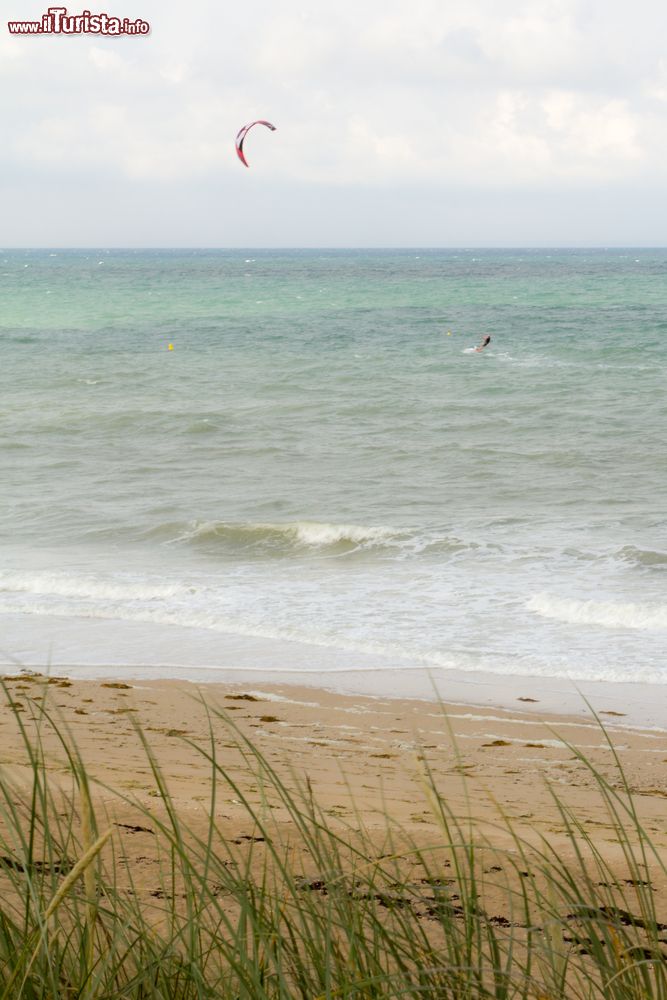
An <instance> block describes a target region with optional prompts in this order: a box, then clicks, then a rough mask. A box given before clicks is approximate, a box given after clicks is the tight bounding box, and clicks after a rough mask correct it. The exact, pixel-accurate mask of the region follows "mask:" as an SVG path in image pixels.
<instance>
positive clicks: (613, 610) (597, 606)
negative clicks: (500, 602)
mask: <svg viewBox="0 0 667 1000" xmlns="http://www.w3.org/2000/svg"><path fill="white" fill-rule="evenodd" d="M526 607H527V608H528V610H529V611H533V612H535V614H537V615H540V617H542V618H551V619H552V620H554V621H559V622H565V623H567V624H569V625H601V626H602V627H603V628H634V629H639V630H642V631H660V630H661V629H667V605H664V604H631V603H628V604H620V603H614V602H613V601H577V600H574V599H572V598H563V597H552V596H550V595H549V594H535V595H534V596H533V597H531V598H530V599H529V600H528V601H527V602H526Z"/></svg>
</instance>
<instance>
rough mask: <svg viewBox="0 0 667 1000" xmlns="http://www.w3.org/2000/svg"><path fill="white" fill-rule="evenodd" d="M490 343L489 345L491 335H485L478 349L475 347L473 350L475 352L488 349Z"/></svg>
mask: <svg viewBox="0 0 667 1000" xmlns="http://www.w3.org/2000/svg"><path fill="white" fill-rule="evenodd" d="M490 343H491V335H490V334H488V333H487V335H486V336H485V337H484V340H483V341H482V343H481V344H480V345H479V347H476V348H475V350H476V351H483V350H484V348H485V347H488V346H489V344H490Z"/></svg>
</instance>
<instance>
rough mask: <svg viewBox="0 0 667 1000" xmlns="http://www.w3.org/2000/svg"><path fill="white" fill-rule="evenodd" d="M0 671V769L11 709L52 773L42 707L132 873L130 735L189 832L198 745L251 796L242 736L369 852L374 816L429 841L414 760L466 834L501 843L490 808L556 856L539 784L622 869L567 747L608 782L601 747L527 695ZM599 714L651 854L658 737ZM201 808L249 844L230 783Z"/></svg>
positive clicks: (200, 766)
mask: <svg viewBox="0 0 667 1000" xmlns="http://www.w3.org/2000/svg"><path fill="white" fill-rule="evenodd" d="M5 683H6V689H7V692H8V698H7V699H4V702H5V703H4V705H3V710H2V716H1V719H0V763H1V765H2V771H3V773H4V775H5V776H6V777H9V778H11V779H13V780H15V781H18V782H19V783H21V781H22V779H23V778H24V777H25V778H27V776H28V771H27V768H26V762H25V760H24V759H23V750H22V748H21V741H20V739H19V734H18V731H17V719H19V718H20V720H21V721H22V723H23V724H24V726H26V730H27V733H28V734H31V733H32V732H33V731H34V727H35V726H36V725H37V720H39V719H40V718H41V720H42V721H41V728H42V739H43V742H44V747H45V749H46V760H47V767H48V768H49V769H50V770H51V773H52V775H53V778H54V780H55V781H58V780H59V777H60V775H61V774H62V771H63V766H64V752H63V749H62V746H61V744H60V741H59V739H58V737H57V736H56V735H55V733H54V731H53V728H52V726H51V723H50V722H49V718H51V719H53V720H57V723H58V726H59V727H60V728H61V729H67V730H69V731H70V733H71V735H72V737H73V740H74V742H75V743H76V746H77V747H78V748H79V750H80V752H81V755H82V758H83V760H84V763H85V765H86V768H87V771H88V774H89V777H90V778H92V779H93V781H94V789H93V790H94V796H95V800H96V802H97V804H98V806H102V805H103V806H106V807H107V808H108V810H109V811H110V814H111V815H112V820H113V822H114V823H115V824H117V835H118V838H119V840H120V841H121V842H122V849H123V854H124V857H125V859H126V863H127V864H128V865H130V866H132V867H133V869H137V870H138V869H141V868H143V870H144V871H145V870H146V865H147V863H148V862H147V858H150V857H151V850H152V843H153V841H154V840H155V838H154V836H153V834H152V831H151V828H150V822H147V817H149V818H150V815H151V814H152V815H155V816H156V817H159V815H160V814H161V809H162V803H161V802H160V794H159V792H158V790H157V787H156V783H155V779H154V776H153V774H152V772H151V768H150V764H149V761H148V759H147V755H146V750H145V748H144V746H143V744H142V741H141V739H140V736H139V731H141V732H142V733H143V735H144V736H145V738H146V739H147V741H148V743H149V745H150V748H151V750H152V752H153V753H154V755H155V758H156V759H157V761H158V762H159V765H160V768H161V770H162V772H163V774H164V776H165V778H166V780H167V784H168V787H169V790H170V793H171V796H172V799H173V802H174V804H175V807H176V809H177V811H178V813H179V815H181V816H182V818H183V819H184V820H185V821H186V822H187V824H188V826H189V827H191V828H192V829H195V830H196V829H197V827H198V825H199V824H200V823H201V825H202V826H205V825H206V823H207V822H208V817H209V814H210V810H211V799H210V796H211V771H210V764H209V762H208V761H207V758H206V754H207V753H210V752H211V751H212V750H214V752H215V755H216V759H217V762H218V765H219V767H220V768H221V770H223V771H224V772H225V773H226V774H227V775H230V776H232V777H233V779H234V781H235V782H236V783H237V787H238V788H239V789H240V790H241V791H242V793H243V796H244V797H247V800H248V802H249V803H250V804H251V805H252V806H253V807H257V808H260V806H261V802H262V795H263V794H264V793H263V792H262V791H261V789H260V788H259V787H258V784H257V776H256V769H254V767H253V762H252V761H250V763H249V762H248V760H247V759H244V758H243V756H242V754H241V752H240V751H239V737H241V738H244V737H245V738H247V739H248V740H250V741H251V742H252V744H253V745H254V746H255V747H256V749H257V750H258V751H259V752H260V753H261V754H262V755H263V756H264V758H265V759H266V761H267V763H268V764H269V765H270V766H271V767H272V768H274V769H275V770H276V772H277V774H278V775H279V776H280V778H281V780H283V781H285V782H286V783H287V784H288V785H295V784H298V783H299V782H301V783H303V782H304V781H305V779H306V778H307V779H308V781H309V783H310V786H311V788H312V793H313V796H314V798H315V800H316V801H317V803H318V804H319V806H320V808H321V809H322V811H323V814H324V815H325V816H326V817H327V818H328V820H329V821H330V822H331V823H332V824H333V825H334V827H336V826H338V827H340V829H341V830H354V829H356V828H358V827H359V825H360V824H363V826H364V829H365V830H366V831H371V832H372V831H375V834H374V835H376V836H377V843H378V849H380V848H381V845H382V843H383V839H384V837H385V835H386V831H387V824H388V820H387V817H388V816H390V817H391V821H392V823H393V824H395V826H396V827H397V828H399V829H401V830H403V831H404V832H405V833H406V835H407V836H408V837H410V838H412V839H414V840H415V841H416V842H417V843H420V844H427V843H431V842H432V843H437V842H439V838H440V841H441V831H440V830H439V828H438V823H437V820H436V817H435V816H434V813H433V810H432V808H431V806H430V803H429V801H428V796H427V795H426V793H425V788H424V781H423V774H424V768H425V766H428V767H429V768H430V770H431V773H432V775H433V780H434V783H435V785H436V787H437V788H438V790H439V791H440V792H441V794H442V795H443V797H444V798H445V799H446V801H447V803H448V805H449V807H450V808H451V810H452V812H453V813H454V814H455V815H458V816H461V817H463V816H467V815H472V816H473V817H474V820H475V826H476V830H477V833H478V834H479V835H480V836H482V837H484V836H486V837H487V838H488V840H489V841H490V842H491V843H493V844H494V846H497V847H498V848H499V849H501V850H505V849H510V850H511V849H512V838H511V837H510V836H509V834H508V832H507V829H505V828H503V827H504V824H500V827H499V826H498V821H499V818H500V816H501V813H502V814H503V815H504V816H506V817H508V818H509V819H510V820H511V821H512V825H513V826H514V829H515V831H516V832H518V833H519V835H520V836H521V837H523V838H525V839H526V841H528V842H529V843H534V844H535V845H537V844H539V842H540V839H541V838H546V839H547V840H548V841H549V843H551V844H552V845H554V846H556V847H557V849H558V850H559V851H562V852H565V853H567V852H571V851H572V842H571V839H570V838H569V836H568V835H566V831H565V828H564V824H563V819H562V816H561V815H560V814H559V813H558V810H557V808H556V806H555V804H554V801H553V798H552V796H551V794H550V791H549V788H550V786H551V787H552V788H553V789H555V790H556V792H557V794H558V797H559V798H560V800H561V801H562V802H565V803H567V804H568V805H569V806H571V807H572V809H573V810H574V812H575V813H576V815H577V816H578V818H579V820H580V822H581V823H582V824H584V827H585V829H586V831H587V833H588V835H589V836H592V837H593V839H594V842H595V845H596V847H597V848H598V849H599V850H600V852H601V853H602V855H603V856H604V857H605V858H606V859H607V860H609V862H610V863H611V864H618V869H619V878H622V877H623V859H622V852H621V850H620V848H619V847H618V845H617V842H616V836H615V833H614V830H613V828H612V825H611V824H610V820H609V816H608V813H607V809H606V806H605V804H604V802H603V801H602V800H601V798H600V795H599V793H598V791H597V790H596V788H595V782H594V780H593V778H592V774H591V772H590V770H589V769H587V768H586V767H585V766H584V765H583V764H582V763H581V761H580V760H578V759H577V757H576V753H575V749H574V748H576V749H577V750H580V751H582V752H583V753H584V754H585V756H586V757H587V758H588V759H589V760H590V761H591V762H592V763H593V765H594V766H595V768H597V769H598V771H599V772H600V773H601V774H602V775H603V776H604V777H605V778H606V779H607V781H608V782H609V783H610V785H611V786H612V787H613V788H615V789H619V791H621V792H622V784H621V780H620V777H619V774H618V769H617V765H616V763H615V761H614V753H613V752H612V750H611V747H610V744H609V743H608V742H607V740H606V738H605V736H604V733H603V732H602V730H601V729H600V727H599V725H598V723H597V722H596V721H595V719H593V718H592V717H590V716H588V717H585V716H578V717H571V716H570V717H568V716H553V715H548V714H544V715H540V714H538V713H537V710H538V708H539V705H538V704H537V703H536V702H535V701H531V700H530V699H529V698H528V696H526V697H525V699H524V700H523V701H522V700H521V699H519V700H517V704H516V708H515V709H514V710H511V711H506V710H498V709H496V710H489V709H488V708H485V707H483V708H476V707H472V706H467V707H466V706H461V705H457V706H450V707H447V706H444V705H438V704H436V703H434V702H427V701H414V700H394V699H386V698H369V697H364V696H361V695H354V696H342V695H334V694H331V693H328V692H325V691H321V690H316V689H313V688H298V687H290V686H277V685H272V686H269V685H261V686H252V685H247V684H246V685H224V686H223V685H209V686H203V687H195V686H194V685H189V684H187V683H184V682H180V681H178V682H177V681H152V682H133V683H132V684H126V683H124V682H118V681H113V680H109V681H101V680H100V681H78V680H77V681H72V680H69V679H67V678H64V677H62V678H58V677H53V676H52V677H49V678H48V679H47V678H46V677H44V676H42V675H35V674H16V675H14V676H12V677H10V678H6V679H5ZM42 707H43V708H44V710H45V712H46V714H47V716H48V718H45V717H44V716H43V713H42V711H41V709H42ZM600 719H601V720H602V721H603V722H604V723H605V724H608V732H609V739H610V741H611V743H612V744H613V747H614V748H615V751H616V753H617V754H618V756H619V758H620V761H621V763H622V766H623V769H624V772H625V775H626V778H627V781H628V784H629V787H630V789H631V791H632V792H633V795H634V801H635V805H636V808H637V809H638V811H639V814H640V817H641V820H642V822H643V824H644V826H645V829H646V830H647V832H648V833H649V834H650V836H651V838H652V839H653V842H654V844H655V846H656V848H657V849H658V850H659V852H661V854H663V857H664V856H665V855H666V854H667V827H666V826H665V823H664V817H665V810H666V808H667V802H666V801H665V800H666V799H667V770H666V768H665V763H666V762H667V733H664V732H659V731H656V730H651V729H643V730H642V729H632V728H629V727H626V726H625V725H624V724H623V718H622V716H621V714H620V713H619V712H617V711H616V710H614V709H609V710H608V711H607V712H602V713H601V714H600ZM202 751H203V753H202ZM112 790H113V792H112ZM119 795H120V796H123V797H125V798H124V800H122V799H120V798H119ZM269 800H270V795H269ZM269 804H270V803H269ZM274 808H275V812H274V815H273V816H272V821H273V822H274V823H276V824H277V826H278V827H280V825H281V823H284V824H285V833H286V835H287V836H289V833H290V831H289V829H288V827H289V824H290V822H291V820H290V819H289V817H288V816H287V815H284V816H283V813H282V812H281V807H280V804H277V805H275V807H274ZM213 809H214V814H215V819H216V823H217V825H218V828H219V829H220V831H221V833H222V836H223V837H224V838H226V839H227V840H228V841H229V842H230V843H235V844H237V845H238V844H242V843H243V842H244V841H247V843H248V844H252V843H253V838H254V837H255V833H256V831H254V830H253V828H252V822H251V821H250V819H249V814H248V809H247V808H246V806H245V805H244V804H243V802H242V801H241V800H240V797H239V795H238V794H236V793H234V791H233V790H232V789H231V788H230V787H227V788H223V789H222V791H220V792H219V794H218V798H217V801H216V802H215V805H214V807H213ZM292 832H293V831H292ZM654 875H655V878H656V879H658V881H659V876H658V874H657V873H652V874H651V876H650V877H651V878H653V877H654ZM148 879H149V882H150V877H149V876H148ZM658 888H659V886H658V884H657V883H656V890H657V889H658Z"/></svg>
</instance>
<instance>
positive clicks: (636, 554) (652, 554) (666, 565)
mask: <svg viewBox="0 0 667 1000" xmlns="http://www.w3.org/2000/svg"><path fill="white" fill-rule="evenodd" d="M615 556H616V558H617V559H620V560H621V561H622V562H625V563H629V564H630V565H632V566H642V567H647V568H649V569H667V552H657V551H655V550H654V549H638V548H635V546H634V545H625V546H624V547H623V548H622V549H619V551H618V552H616V553H615Z"/></svg>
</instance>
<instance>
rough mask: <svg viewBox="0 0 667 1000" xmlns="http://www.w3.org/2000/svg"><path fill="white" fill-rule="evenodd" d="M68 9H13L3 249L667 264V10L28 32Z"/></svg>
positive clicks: (210, 10)
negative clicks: (584, 251) (439, 253)
mask: <svg viewBox="0 0 667 1000" xmlns="http://www.w3.org/2000/svg"><path fill="white" fill-rule="evenodd" d="M51 2H54V0H51ZM59 2H62V3H63V4H67V3H68V2H70V0H59ZM72 2H74V0H72ZM48 5H49V4H48V2H47V0H0V12H1V14H2V16H1V17H0V127H1V130H2V142H1V144H0V245H2V246H3V247H12V246H15V247H23V246H44V247H46V246H50V247H64V246H96V247H114V246H115V247H143V246H147V247H160V246H170V247H171V246H193V247H198V246H201V247H260V246H264V247H313V246H316V247H348V246H349V247H355V246H363V247H374V246H377V247H387V246H391V247H400V246H419V247H429V246H438V247H448V246H456V247H460V246H479V247H482V246H664V245H665V244H666V243H667V235H666V233H667V46H666V45H665V38H667V4H665V3H664V0H635V2H634V3H632V4H629V3H627V2H623V3H621V2H620V0H555V2H552V0H529V2H528V0H526V2H524V0H466V2H465V3H461V2H459V3H457V4H454V3H447V2H446V0H399V2H396V0H354V2H353V0H310V2H309V3H306V2H305V0H238V2H237V3H231V2H226V3H221V2H220V0H188V3H187V4H183V5H182V6H180V5H178V4H176V3H174V2H173V0H159V2H158V0H104V4H103V5H102V6H101V7H100V6H96V0H90V2H89V3H88V4H87V6H84V4H83V3H81V4H80V5H79V4H78V2H76V3H74V5H72V6H68V7H67V10H68V13H69V14H80V13H81V12H82V10H84V9H85V10H89V11H91V13H99V12H100V11H104V12H106V13H107V14H109V15H116V16H118V17H120V18H124V17H128V18H130V19H136V18H142V19H143V20H145V21H147V22H148V23H149V24H150V32H149V33H148V34H146V35H141V36H137V37H129V36H120V37H102V36H101V35H95V34H85V33H82V34H72V35H62V34H61V35H41V36H30V37H17V36H15V35H11V34H10V33H9V30H8V27H7V23H6V22H7V21H9V20H12V21H14V20H22V19H26V20H40V19H41V17H42V14H44V13H46V11H47V9H48ZM256 118H265V119H268V120H269V121H271V122H273V123H274V124H275V126H276V131H275V132H269V131H268V130H267V129H263V128H262V127H261V126H258V127H256V128H255V129H253V130H252V132H251V133H250V134H249V136H248V138H247V140H246V144H245V152H246V156H247V159H248V162H249V164H250V167H249V168H248V169H246V168H245V167H244V166H243V165H242V164H241V163H240V162H239V160H238V159H237V157H236V155H235V151H234V137H235V135H236V133H237V131H238V129H239V128H240V127H241V126H242V125H244V124H246V123H248V122H250V121H253V120H254V119H256Z"/></svg>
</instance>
